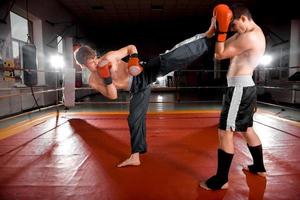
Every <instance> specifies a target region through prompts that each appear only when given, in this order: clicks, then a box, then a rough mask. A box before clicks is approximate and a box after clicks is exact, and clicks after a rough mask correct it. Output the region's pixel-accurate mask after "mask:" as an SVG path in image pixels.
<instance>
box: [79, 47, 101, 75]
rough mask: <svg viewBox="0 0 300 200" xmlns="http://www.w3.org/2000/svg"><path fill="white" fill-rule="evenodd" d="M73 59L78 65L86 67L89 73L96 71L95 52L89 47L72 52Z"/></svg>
mask: <svg viewBox="0 0 300 200" xmlns="http://www.w3.org/2000/svg"><path fill="white" fill-rule="evenodd" d="M74 58H75V61H76V62H77V64H78V65H80V66H81V67H87V68H88V69H89V70H90V71H94V70H96V67H97V60H96V58H97V57H96V52H95V51H94V50H93V49H92V48H90V47H89V46H82V47H80V48H78V49H77V50H76V51H75V52H74Z"/></svg>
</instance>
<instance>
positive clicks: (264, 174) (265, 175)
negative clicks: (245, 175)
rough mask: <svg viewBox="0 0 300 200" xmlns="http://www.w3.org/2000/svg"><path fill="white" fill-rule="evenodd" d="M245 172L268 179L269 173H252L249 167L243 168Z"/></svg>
mask: <svg viewBox="0 0 300 200" xmlns="http://www.w3.org/2000/svg"><path fill="white" fill-rule="evenodd" d="M243 170H245V171H247V172H250V173H252V174H257V175H259V176H261V177H267V175H268V174H267V172H252V171H250V170H249V167H248V165H246V166H243Z"/></svg>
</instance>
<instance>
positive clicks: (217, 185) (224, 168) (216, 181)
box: [205, 149, 233, 190]
mask: <svg viewBox="0 0 300 200" xmlns="http://www.w3.org/2000/svg"><path fill="white" fill-rule="evenodd" d="M232 158H233V154H230V153H226V152H225V151H223V150H222V149H218V170H217V174H216V175H215V176H212V177H210V178H209V179H208V180H207V181H206V182H205V183H206V186H207V187H209V188H210V189H212V190H219V189H221V187H222V186H223V185H224V184H225V183H227V182H228V173H229V169H230V165H231V161H232Z"/></svg>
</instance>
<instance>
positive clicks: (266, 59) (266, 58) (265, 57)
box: [259, 54, 273, 65]
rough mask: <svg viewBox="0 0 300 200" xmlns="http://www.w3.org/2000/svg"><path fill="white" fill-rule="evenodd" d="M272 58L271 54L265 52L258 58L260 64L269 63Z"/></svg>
mask: <svg viewBox="0 0 300 200" xmlns="http://www.w3.org/2000/svg"><path fill="white" fill-rule="evenodd" d="M272 59H273V58H272V56H270V55H267V54H266V55H264V56H263V57H262V58H261V59H260V62H259V63H260V64H261V65H269V64H270V63H271V62H272Z"/></svg>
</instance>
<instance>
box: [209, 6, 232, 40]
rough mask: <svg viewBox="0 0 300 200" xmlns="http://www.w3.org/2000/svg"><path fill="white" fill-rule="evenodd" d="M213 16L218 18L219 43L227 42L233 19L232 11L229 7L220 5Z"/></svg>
mask: <svg viewBox="0 0 300 200" xmlns="http://www.w3.org/2000/svg"><path fill="white" fill-rule="evenodd" d="M213 16H215V17H216V23H217V33H218V36H217V41H218V42H225V40H226V37H227V32H228V29H229V25H230V23H231V20H232V17H233V14H232V11H231V10H230V8H229V7H228V6H227V5H225V4H219V5H217V6H216V7H215V8H214V10H213Z"/></svg>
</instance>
